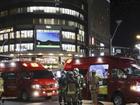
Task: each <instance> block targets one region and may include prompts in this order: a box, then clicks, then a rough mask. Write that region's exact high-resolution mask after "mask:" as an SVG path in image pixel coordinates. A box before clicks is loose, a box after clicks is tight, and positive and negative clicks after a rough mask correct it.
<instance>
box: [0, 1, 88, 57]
mask: <svg viewBox="0 0 140 105" xmlns="http://www.w3.org/2000/svg"><path fill="white" fill-rule="evenodd" d="M87 27H88V25H87V2H86V0H74V1H71V0H39V1H36V0H28V1H27V0H20V1H19V0H13V1H12V2H11V1H9V0H1V1H0V53H1V54H3V53H4V54H5V53H6V54H17V53H18V52H20V54H24V53H27V52H28V53H32V54H33V55H34V54H38V53H43V54H44V55H45V54H46V55H47V54H48V55H49V53H53V54H55V53H56V54H57V55H59V54H61V55H63V54H69V55H70V54H71V55H74V54H81V55H85V54H86V50H85V49H83V46H85V45H86V43H87V42H88V40H87V39H88V34H87V32H88V31H87V30H88V29H87Z"/></svg>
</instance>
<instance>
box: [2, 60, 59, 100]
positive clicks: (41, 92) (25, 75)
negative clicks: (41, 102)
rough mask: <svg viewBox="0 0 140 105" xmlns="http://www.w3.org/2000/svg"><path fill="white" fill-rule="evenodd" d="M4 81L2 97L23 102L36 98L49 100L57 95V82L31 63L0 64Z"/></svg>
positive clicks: (41, 66) (46, 72)
mask: <svg viewBox="0 0 140 105" xmlns="http://www.w3.org/2000/svg"><path fill="white" fill-rule="evenodd" d="M0 72H2V77H3V79H4V94H3V95H4V96H5V97H18V98H19V99H22V100H24V101H27V100H29V99H31V98H36V97H45V98H50V97H52V96H57V95H58V82H57V80H56V79H55V77H54V76H53V73H52V72H51V71H49V70H47V69H46V68H45V67H44V66H43V65H42V64H40V63H38V62H33V61H7V62H0Z"/></svg>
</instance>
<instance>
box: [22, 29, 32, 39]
mask: <svg viewBox="0 0 140 105" xmlns="http://www.w3.org/2000/svg"><path fill="white" fill-rule="evenodd" d="M32 37H33V30H22V31H21V38H32Z"/></svg>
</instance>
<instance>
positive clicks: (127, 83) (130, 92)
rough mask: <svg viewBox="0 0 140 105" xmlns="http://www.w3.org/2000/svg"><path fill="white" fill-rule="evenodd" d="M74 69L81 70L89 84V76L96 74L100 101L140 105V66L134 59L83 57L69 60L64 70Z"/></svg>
mask: <svg viewBox="0 0 140 105" xmlns="http://www.w3.org/2000/svg"><path fill="white" fill-rule="evenodd" d="M74 68H79V70H80V72H81V73H82V74H83V75H84V76H85V77H86V81H87V83H88V80H90V76H89V75H87V74H90V73H91V72H93V71H94V72H96V76H98V77H99V84H98V85H99V88H98V94H99V100H105V101H112V102H113V103H114V105H125V104H126V103H133V102H134V103H138V104H139V105H140V66H139V65H137V64H136V61H135V60H134V59H131V58H125V57H116V56H100V57H83V58H73V59H69V60H67V61H66V63H65V64H64V70H67V71H70V70H73V69H74ZM87 87H88V86H87ZM87 90H88V89H87ZM84 95H85V96H86V95H87V96H89V93H88V92H87V91H86V92H85V93H84ZM88 98H90V97H88Z"/></svg>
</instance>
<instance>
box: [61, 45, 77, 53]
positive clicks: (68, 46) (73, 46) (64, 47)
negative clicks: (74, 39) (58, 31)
mask: <svg viewBox="0 0 140 105" xmlns="http://www.w3.org/2000/svg"><path fill="white" fill-rule="evenodd" d="M62 49H63V50H65V51H71V52H75V45H72V44H62Z"/></svg>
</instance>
